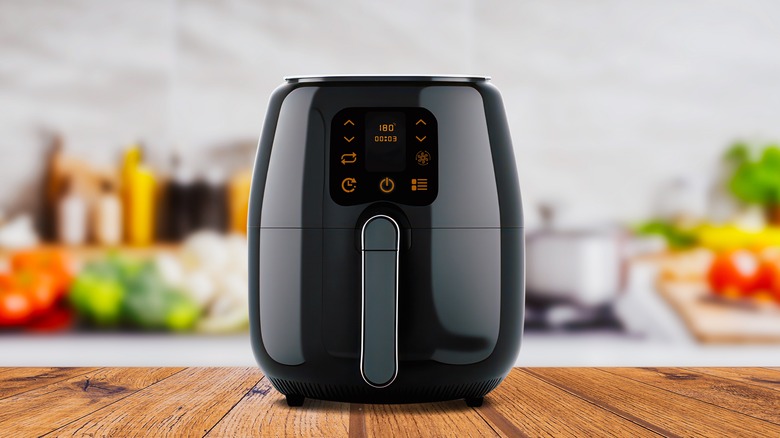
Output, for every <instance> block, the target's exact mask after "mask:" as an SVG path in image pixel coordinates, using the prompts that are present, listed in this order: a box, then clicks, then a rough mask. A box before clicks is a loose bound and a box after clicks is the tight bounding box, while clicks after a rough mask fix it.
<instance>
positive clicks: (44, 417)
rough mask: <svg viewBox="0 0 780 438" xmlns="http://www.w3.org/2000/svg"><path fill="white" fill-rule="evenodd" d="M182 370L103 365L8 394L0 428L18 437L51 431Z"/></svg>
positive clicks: (2, 405)
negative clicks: (31, 388) (66, 377)
mask: <svg viewBox="0 0 780 438" xmlns="http://www.w3.org/2000/svg"><path fill="white" fill-rule="evenodd" d="M178 371H180V369H175V368H101V369H96V370H94V371H90V372H87V373H84V374H81V375H77V376H75V377H71V378H69V379H65V380H61V381H58V382H53V383H51V384H49V385H46V386H42V387H38V388H37V389H33V390H31V391H26V392H21V393H19V394H16V395H13V396H11V397H6V398H4V399H2V400H0V431H3V430H7V431H13V433H14V434H16V436H32V435H41V434H44V433H47V432H50V431H52V430H54V429H56V428H58V427H60V426H62V425H65V424H68V423H70V422H72V421H74V420H76V419H78V418H81V417H83V416H85V415H88V414H90V413H91V412H94V411H95V410H98V409H100V408H103V407H105V406H107V405H110V404H112V403H114V402H116V401H117V400H121V399H123V398H125V397H127V396H128V395H130V394H133V393H135V392H137V391H138V390H140V389H143V388H146V387H148V386H150V385H152V384H154V383H156V382H157V381H159V380H161V379H164V378H165V377H168V376H170V375H171V374H174V373H176V372H178ZM0 435H4V434H2V433H0ZM4 436H5V435H4Z"/></svg>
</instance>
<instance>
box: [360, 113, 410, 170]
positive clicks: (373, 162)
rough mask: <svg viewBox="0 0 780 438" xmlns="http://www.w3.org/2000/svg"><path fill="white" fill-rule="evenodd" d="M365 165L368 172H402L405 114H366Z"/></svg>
mask: <svg viewBox="0 0 780 438" xmlns="http://www.w3.org/2000/svg"><path fill="white" fill-rule="evenodd" d="M365 120H366V136H365V139H366V146H365V147H366V150H365V157H366V159H365V163H366V170H367V171H369V172H403V170H404V169H405V168H406V114H404V113H403V112H401V111H368V112H366V119H365Z"/></svg>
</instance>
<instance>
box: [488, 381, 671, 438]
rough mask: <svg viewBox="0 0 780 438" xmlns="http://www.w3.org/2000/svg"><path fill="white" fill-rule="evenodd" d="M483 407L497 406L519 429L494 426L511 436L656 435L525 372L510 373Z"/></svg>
mask: <svg viewBox="0 0 780 438" xmlns="http://www.w3.org/2000/svg"><path fill="white" fill-rule="evenodd" d="M484 407H488V409H491V408H492V409H495V410H496V411H497V412H498V413H499V414H500V415H501V416H502V417H503V418H506V419H507V420H509V422H510V424H512V425H514V427H515V429H516V431H515V430H503V429H504V427H501V425H500V424H497V425H495V428H496V429H498V430H502V431H503V432H504V433H505V434H506V435H508V436H517V435H518V434H520V435H525V436H533V437H537V436H556V437H557V436H567V435H568V436H633V437H642V436H657V434H655V433H653V432H651V431H650V430H648V429H647V428H645V427H642V426H640V425H638V424H636V423H634V422H632V421H630V420H627V419H625V418H621V417H619V416H616V415H615V414H614V413H612V412H610V411H607V410H604V409H602V408H600V407H598V406H594V405H593V404H591V403H588V402H587V401H585V400H582V399H581V398H579V397H576V396H575V395H572V394H570V393H568V392H566V391H563V390H562V389H560V388H557V387H555V386H553V385H550V384H548V383H546V382H544V381H542V380H540V379H538V378H537V377H535V376H533V375H530V374H528V373H525V372H513V373H511V374H510V375H509V376H508V377H507V378H506V379H505V381H504V383H503V384H501V385H500V386H499V387H498V388H497V389H496V390H495V391H493V392H492V393H491V394H489V395H488V397H487V398H486V402H485V406H483V408H484ZM478 411H480V412H482V409H478ZM488 412H489V411H488ZM483 415H484V414H483ZM488 421H491V419H490V418H489V417H488ZM491 422H492V421H491Z"/></svg>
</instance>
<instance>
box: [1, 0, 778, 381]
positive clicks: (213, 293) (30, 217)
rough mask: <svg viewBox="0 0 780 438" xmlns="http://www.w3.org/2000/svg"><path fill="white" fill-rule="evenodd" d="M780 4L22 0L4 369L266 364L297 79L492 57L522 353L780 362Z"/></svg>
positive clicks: (16, 29) (489, 68) (543, 358)
mask: <svg viewBox="0 0 780 438" xmlns="http://www.w3.org/2000/svg"><path fill="white" fill-rule="evenodd" d="M779 22H780V3H777V2H773V1H756V0H748V1H736V0H733V1H720V2H712V1H706V0H692V1H662V2H642V3H637V2H631V3H629V2H623V1H618V0H598V1H591V2H577V1H564V0H551V1H545V2H533V1H509V0H506V1H478V0H455V1H451V0H449V1H445V0H415V1H398V2H392V3H388V2H380V1H356V0H350V1H341V2H317V1H313V0H311V1H281V0H267V1H251V0H232V1H210V0H209V1H207V0H197V1H176V0H166V1H151V0H142V1H139V0H136V1H114V2H101V1H97V0H78V1H74V0H68V1H62V2H45V1H37V0H33V1H29V0H26V1H25V0H15V1H9V0H2V1H0V365H30V366H31V365H42V366H49V365H57V366H63V365H89V366H96V365H253V364H254V360H253V358H252V355H251V350H250V347H249V345H250V344H249V340H248V333H247V304H246V298H245V297H246V270H247V268H246V241H245V230H244V228H245V221H246V200H247V196H248V187H249V178H250V174H249V172H251V162H252V159H253V157H254V151H255V146H256V141H257V138H258V136H259V134H260V130H261V127H262V121H263V117H264V113H265V109H266V105H267V99H268V97H269V95H270V93H271V91H272V90H273V89H274V88H275V87H276V86H277V85H279V84H280V83H281V82H282V77H283V76H285V75H294V74H317V73H322V74H337V73H427V74H431V73H448V74H457V73H471V74H486V75H490V76H492V77H493V82H494V83H495V85H497V86H498V87H499V89H500V90H501V92H502V93H503V96H504V103H505V106H506V111H507V114H508V116H509V123H510V127H511V131H512V135H513V140H514V143H515V149H516V159H517V166H518V170H519V176H520V182H521V188H522V191H523V196H524V199H523V201H524V206H525V215H526V224H527V226H526V230H527V251H528V254H527V257H528V260H527V268H528V272H527V274H528V278H527V280H528V306H527V320H526V330H525V337H524V341H523V342H524V344H523V347H522V352H521V355H520V358H519V360H518V364H519V365H525V366H538V365H541V366H571V365H605V366H609V365H644V366H654V365H759V366H766V365H774V366H777V365H779V364H780V249H779V248H780V149H779V148H778V145H780V143H779V142H780V50H778V48H779V47H780V26H778V23H779Z"/></svg>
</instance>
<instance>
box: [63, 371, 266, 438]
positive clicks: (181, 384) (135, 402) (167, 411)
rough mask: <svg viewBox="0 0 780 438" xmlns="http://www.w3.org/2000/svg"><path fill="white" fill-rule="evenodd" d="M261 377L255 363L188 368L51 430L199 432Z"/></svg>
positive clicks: (133, 433) (129, 433)
mask: <svg viewBox="0 0 780 438" xmlns="http://www.w3.org/2000/svg"><path fill="white" fill-rule="evenodd" d="M128 369H132V368H128ZM262 377H263V375H262V373H261V372H260V370H258V369H257V368H187V369H185V370H183V371H181V372H178V373H176V374H174V375H172V376H170V377H168V378H167V379H164V380H162V381H160V382H159V383H157V384H155V385H154V387H153V388H150V390H148V391H141V392H138V393H135V394H133V395H131V396H128V397H126V398H123V399H122V400H120V401H118V402H116V403H114V404H112V405H111V406H108V407H105V408H102V409H98V410H95V411H94V412H92V413H91V414H89V415H86V416H84V417H83V418H79V419H78V420H77V421H74V422H71V423H70V424H68V425H67V426H65V427H62V428H59V429H57V430H54V431H53V432H52V434H51V435H52V436H57V437H62V436H90V437H115V436H122V437H135V436H176V437H190V436H192V437H194V436H197V437H201V436H203V435H205V434H206V433H207V432H208V431H209V430H210V429H211V428H212V427H213V426H214V425H216V424H217V423H218V422H219V421H220V420H221V419H222V417H224V416H225V414H227V413H228V412H229V411H230V410H231V408H233V406H234V405H236V403H238V402H239V401H240V400H241V398H242V397H243V396H244V395H245V394H246V393H247V392H249V391H250V390H251V389H252V388H253V387H254V386H255V385H256V384H257V382H258V381H259V380H260V379H261V378H262Z"/></svg>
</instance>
